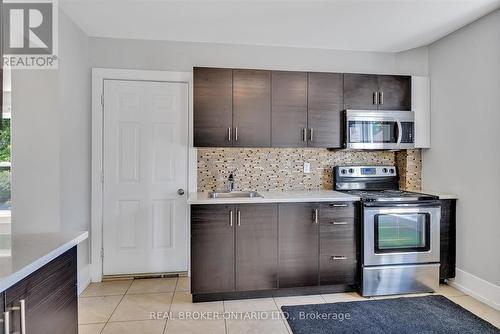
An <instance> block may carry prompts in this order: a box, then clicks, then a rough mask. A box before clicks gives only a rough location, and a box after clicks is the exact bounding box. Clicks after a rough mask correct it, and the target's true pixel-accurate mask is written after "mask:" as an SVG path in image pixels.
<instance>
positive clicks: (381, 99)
mask: <svg viewBox="0 0 500 334" xmlns="http://www.w3.org/2000/svg"><path fill="white" fill-rule="evenodd" d="M378 101H379V102H378V104H384V92H379V93H378Z"/></svg>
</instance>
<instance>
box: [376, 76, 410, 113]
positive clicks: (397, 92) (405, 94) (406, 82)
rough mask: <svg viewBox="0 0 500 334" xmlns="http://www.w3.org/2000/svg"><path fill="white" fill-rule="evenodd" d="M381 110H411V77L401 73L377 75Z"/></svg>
mask: <svg viewBox="0 0 500 334" xmlns="http://www.w3.org/2000/svg"><path fill="white" fill-rule="evenodd" d="M378 86H379V87H378V89H379V92H380V93H381V94H383V96H381V97H380V101H379V106H378V108H379V109H381V110H411V77H409V76H402V75H379V76H378Z"/></svg>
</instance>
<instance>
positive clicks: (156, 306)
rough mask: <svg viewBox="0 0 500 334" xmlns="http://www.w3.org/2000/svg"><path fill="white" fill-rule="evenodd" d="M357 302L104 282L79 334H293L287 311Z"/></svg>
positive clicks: (89, 300)
mask: <svg viewBox="0 0 500 334" xmlns="http://www.w3.org/2000/svg"><path fill="white" fill-rule="evenodd" d="M438 293H439V294H442V295H444V296H446V297H447V298H449V299H450V300H452V301H453V302H455V303H457V304H459V305H461V306H462V307H464V308H466V309H468V310H469V311H471V312H472V313H474V314H476V315H477V316H479V317H481V318H483V319H485V320H487V321H489V322H490V323H492V324H493V325H495V326H497V327H499V328H500V312H499V311H496V310H494V309H493V308H491V307H489V306H487V305H486V304H483V303H481V302H479V301H477V300H476V299H474V298H472V297H470V296H467V295H465V294H463V293H462V292H460V291H458V290H456V289H454V288H452V287H451V286H448V285H441V286H440V291H439V292H438ZM421 295H422V294H418V295H406V296H408V297H412V296H421ZM391 298H392V297H391ZM376 299H378V298H376ZM355 300H369V299H366V298H363V297H361V296H359V295H358V294H357V293H336V294H325V295H314V296H298V297H280V298H262V299H250V300H235V301H225V302H210V303H196V304H193V303H192V302H191V295H190V293H189V278H187V277H180V278H162V279H141V280H124V281H113V282H104V283H97V284H91V285H90V286H89V287H88V288H87V289H86V290H85V291H84V292H83V293H82V295H81V296H80V298H79V333H80V334H115V333H119V334H129V333H134V334H136V333H142V334H184V333H190V334H198V333H200V334H245V333H248V334H253V333H256V334H257V333H259V334H260V333H266V334H274V333H276V334H290V333H291V331H290V328H289V327H288V324H287V323H286V321H285V320H283V319H282V318H280V317H279V314H280V313H279V308H280V307H281V306H282V305H300V304H319V303H335V302H344V301H355ZM187 311H195V312H206V313H205V314H207V315H210V314H214V313H219V314H222V313H223V312H234V313H238V314H244V312H253V311H255V312H259V313H258V315H259V317H262V318H261V319H248V318H245V317H240V318H238V319H226V320H224V319H204V320H199V319H182V317H183V315H184V313H183V312H187ZM150 312H165V313H157V314H156V317H157V318H159V319H156V320H151V317H150ZM167 312H169V313H167ZM166 315H171V318H170V319H168V320H167V319H166Z"/></svg>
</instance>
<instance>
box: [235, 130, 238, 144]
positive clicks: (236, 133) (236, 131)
mask: <svg viewBox="0 0 500 334" xmlns="http://www.w3.org/2000/svg"><path fill="white" fill-rule="evenodd" d="M234 141H238V127H235V128H234Z"/></svg>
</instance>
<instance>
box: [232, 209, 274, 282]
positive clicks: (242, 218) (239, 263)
mask: <svg viewBox="0 0 500 334" xmlns="http://www.w3.org/2000/svg"><path fill="white" fill-rule="evenodd" d="M236 220H237V224H236V290H237V291H248V290H268V289H276V288H277V287H278V270H277V267H278V206H277V205H276V204H260V205H258V207H256V206H255V205H252V204H247V205H238V206H237V210H236Z"/></svg>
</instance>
